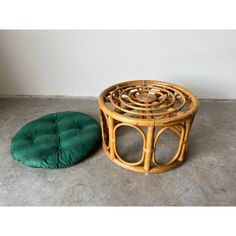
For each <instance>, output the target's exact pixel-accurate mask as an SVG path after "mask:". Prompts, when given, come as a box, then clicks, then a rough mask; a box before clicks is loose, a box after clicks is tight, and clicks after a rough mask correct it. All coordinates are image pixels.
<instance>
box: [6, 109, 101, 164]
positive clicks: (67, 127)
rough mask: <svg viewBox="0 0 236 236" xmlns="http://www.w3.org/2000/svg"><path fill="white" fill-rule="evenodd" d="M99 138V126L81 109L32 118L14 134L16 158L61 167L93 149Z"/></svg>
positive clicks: (76, 161) (13, 153)
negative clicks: (81, 111) (80, 110)
mask: <svg viewBox="0 0 236 236" xmlns="http://www.w3.org/2000/svg"><path fill="white" fill-rule="evenodd" d="M100 140H101V133H100V126H99V124H98V122H97V121H96V120H95V119H93V118H92V117H91V116H89V115H86V114H84V113H80V112H69V111H67V112H58V113H52V114H48V115H45V116H43V117H41V118H39V119H36V120H33V121H31V122H30V123H28V124H27V125H25V126H24V127H23V128H21V129H20V130H19V131H18V133H17V134H16V135H15V136H14V137H13V139H12V143H11V153H12V156H13V158H14V159H15V160H17V161H19V162H21V163H22V164H24V165H26V166H30V167H36V168H64V167H68V166H71V165H74V164H76V163H78V162H79V161H81V160H83V159H85V158H86V157H87V156H88V155H89V154H90V153H91V152H92V151H94V150H95V149H96V148H97V147H98V145H99V143H100Z"/></svg>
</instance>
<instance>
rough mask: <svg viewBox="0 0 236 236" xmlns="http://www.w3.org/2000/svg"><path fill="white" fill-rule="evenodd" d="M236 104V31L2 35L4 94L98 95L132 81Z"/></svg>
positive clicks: (0, 88)
mask: <svg viewBox="0 0 236 236" xmlns="http://www.w3.org/2000/svg"><path fill="white" fill-rule="evenodd" d="M133 79H156V80H164V81H171V82H173V83H178V84H180V85H183V86H185V87H187V88H189V89H190V90H192V91H193V92H194V93H195V94H196V95H198V96H199V97H200V98H224V99H236V31H1V32H0V94H1V95H69V96H77V95H79V96H97V95H98V94H99V93H100V92H101V91H102V90H103V89H104V88H106V87H107V86H109V85H111V84H114V83H117V82H121V81H126V80H133Z"/></svg>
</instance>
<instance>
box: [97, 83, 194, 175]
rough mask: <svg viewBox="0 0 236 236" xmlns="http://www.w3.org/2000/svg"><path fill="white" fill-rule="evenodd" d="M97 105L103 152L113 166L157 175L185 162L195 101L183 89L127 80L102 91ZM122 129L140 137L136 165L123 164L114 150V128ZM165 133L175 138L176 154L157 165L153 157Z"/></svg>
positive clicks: (168, 84) (188, 92)
mask: <svg viewBox="0 0 236 236" xmlns="http://www.w3.org/2000/svg"><path fill="white" fill-rule="evenodd" d="M98 104H99V108H100V118H101V127H102V138H103V149H104V151H105V153H106V155H107V156H108V158H109V159H110V160H112V161H113V162H114V163H116V164H117V165H119V166H121V167H124V168H126V169H130V170H133V171H137V172H143V173H159V172H163V171H166V170H169V169H172V168H174V167H176V166H177V165H180V164H181V163H183V161H184V160H185V159H186V154H187V147H188V145H187V141H188V135H189V131H190V128H191V125H192V122H193V120H194V116H195V114H196V112H197V111H198V99H197V97H196V96H194V95H193V94H192V93H191V92H190V91H188V90H187V89H185V88H183V87H181V86H178V85H174V84H170V83H166V82H161V81H152V80H138V81H128V82H123V83H120V84H116V85H113V86H111V87H109V88H107V89H106V90H105V91H103V92H102V93H101V94H100V96H99V99H98ZM123 126H128V127H133V128H134V129H136V130H137V131H138V132H139V133H140V134H141V136H142V138H143V153H142V155H141V159H140V160H139V161H137V162H127V161H125V160H124V159H122V157H121V156H120V155H119V152H118V150H117V144H116V142H117V129H118V128H119V127H123ZM144 127H146V130H147V131H144V130H145V129H144ZM155 129H156V130H157V129H158V132H155ZM166 130H170V131H173V132H174V133H175V134H176V135H178V137H179V146H178V150H177V153H176V154H175V155H174V156H173V157H172V158H171V159H170V160H169V161H167V162H166V163H162V164H161V163H158V161H157V160H156V158H155V149H156V148H157V143H158V140H159V137H160V135H161V134H162V133H163V132H165V131H166ZM157 151H158V150H157Z"/></svg>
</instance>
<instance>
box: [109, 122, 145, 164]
mask: <svg viewBox="0 0 236 236" xmlns="http://www.w3.org/2000/svg"><path fill="white" fill-rule="evenodd" d="M122 126H129V127H132V128H134V129H136V130H138V131H139V133H140V134H141V137H142V138H143V148H144V147H145V145H146V136H145V134H144V132H143V131H142V130H141V129H140V128H139V127H137V126H135V125H130V124H127V123H120V124H118V125H116V126H115V127H114V130H113V137H114V151H115V154H116V156H117V158H118V159H119V160H120V161H121V162H122V163H124V164H126V165H129V166H137V165H139V164H141V163H142V162H143V160H144V153H142V155H141V159H140V160H139V161H137V162H127V161H125V160H123V159H122V158H121V157H120V155H119V154H118V152H117V146H116V144H117V142H116V139H117V138H116V131H117V129H118V128H120V127H122Z"/></svg>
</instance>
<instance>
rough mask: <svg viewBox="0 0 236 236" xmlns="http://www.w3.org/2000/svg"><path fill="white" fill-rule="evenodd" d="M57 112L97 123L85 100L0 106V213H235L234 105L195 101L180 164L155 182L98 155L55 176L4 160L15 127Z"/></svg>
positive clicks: (12, 101)
mask: <svg viewBox="0 0 236 236" xmlns="http://www.w3.org/2000/svg"><path fill="white" fill-rule="evenodd" d="M65 110H72V111H81V112H85V113H88V114H90V115H92V116H94V117H95V118H96V119H98V108H97V103H96V101H95V100H93V99H69V98H1V99H0V162H1V165H0V205H4V206H23V205H30V206H32V205H33V206H45V205H49V206H56V205H67V206H68V205H82V206H87V205H92V206H94V205H95V206H98V205H99V206H101V205H102V206H111V205H116V206H126V205H128V206H155V205H158V206H163V205H164V206H172V205H177V206H210V205H211V206H212V205H213V206H214V205H225V206H227V205H229V206H234V205H236V118H235V117H236V102H234V101H231V102H230V101H201V104H200V110H199V113H198V114H197V117H196V119H195V122H194V125H193V127H192V130H191V135H190V151H189V157H188V160H187V161H186V162H185V163H184V165H182V166H180V167H178V168H177V169H174V170H172V171H169V172H165V173H162V174H155V175H148V176H146V175H143V174H138V173H135V172H131V171H128V170H125V169H122V168H120V167H118V166H116V165H115V164H113V163H112V162H111V161H110V160H108V159H107V158H106V157H105V155H104V153H103V151H102V149H101V148H100V149H98V150H97V151H96V152H95V153H94V154H93V155H92V156H91V157H89V158H88V159H86V160H85V161H83V162H81V163H80V164H78V165H75V166H73V167H70V168H66V169H59V170H47V169H32V168H27V167H24V166H23V165H21V164H19V163H17V162H16V161H14V160H13V159H12V158H11V155H10V153H9V148H10V141H11V138H12V137H13V135H14V134H15V133H16V132H17V131H18V129H19V128H20V127H21V126H23V125H24V124H25V123H27V122H29V121H30V120H32V119H35V118H37V117H40V116H42V115H44V114H46V113H51V112H57V111H65ZM127 140H128V141H127ZM166 140H167V139H166ZM124 143H126V144H129V143H130V142H129V139H127V138H124V141H123V144H124ZM165 147H168V148H170V147H171V143H170V142H166V143H165ZM169 150H171V149H169Z"/></svg>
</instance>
